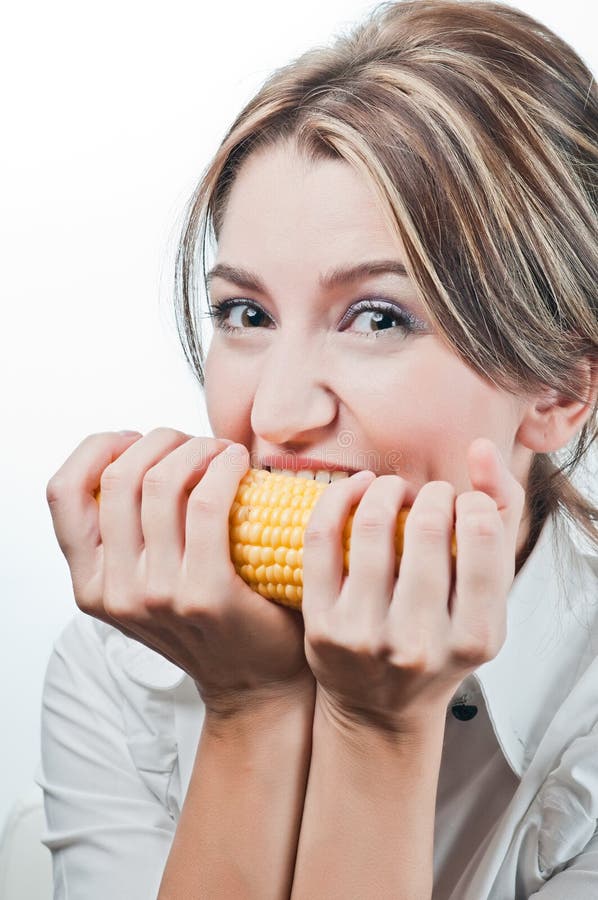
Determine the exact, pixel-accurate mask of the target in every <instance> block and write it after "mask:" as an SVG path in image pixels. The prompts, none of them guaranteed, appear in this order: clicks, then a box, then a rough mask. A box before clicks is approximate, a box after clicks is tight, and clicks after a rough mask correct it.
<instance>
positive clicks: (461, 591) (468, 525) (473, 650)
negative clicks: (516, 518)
mask: <svg viewBox="0 0 598 900" xmlns="http://www.w3.org/2000/svg"><path fill="white" fill-rule="evenodd" d="M456 532H457V547H458V551H457V579H456V587H455V594H454V598H453V604H452V610H451V618H452V622H451V633H452V647H453V652H454V653H455V652H456V656H457V658H458V660H459V661H460V662H465V663H468V664H471V665H479V664H481V663H482V662H484V661H485V660H486V659H491V658H492V657H493V656H494V655H495V653H497V652H498V650H499V649H500V647H501V645H502V642H503V641H504V638H505V628H506V607H507V604H506V602H505V598H506V594H507V590H508V589H507V578H506V574H505V573H506V566H507V560H508V556H509V554H510V551H509V550H508V549H507V548H506V537H505V532H504V526H503V523H502V521H501V518H500V515H499V513H498V510H497V508H496V503H495V501H494V500H492V498H491V497H489V496H488V495H487V494H486V493H482V492H480V491H468V492H466V493H464V494H460V495H459V496H458V497H457V501H456Z"/></svg>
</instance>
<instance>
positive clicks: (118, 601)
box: [104, 591, 133, 621]
mask: <svg viewBox="0 0 598 900" xmlns="http://www.w3.org/2000/svg"><path fill="white" fill-rule="evenodd" d="M132 608H133V604H132V603H131V601H130V600H128V599H127V597H126V596H125V595H124V594H118V593H116V592H113V591H107V592H105V593H104V609H105V611H106V612H107V613H108V615H109V616H111V617H112V618H113V619H117V620H119V621H121V620H122V621H126V620H127V619H131V618H132Z"/></svg>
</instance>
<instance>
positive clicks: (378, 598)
mask: <svg viewBox="0 0 598 900" xmlns="http://www.w3.org/2000/svg"><path fill="white" fill-rule="evenodd" d="M407 488H408V485H407V482H406V481H404V480H403V479H402V478H399V477H398V476H396V475H380V476H378V478H376V479H375V481H372V483H371V484H370V485H369V487H368V488H367V490H366V492H365V493H364V495H363V497H362V498H361V501H360V503H359V506H358V508H357V510H356V512H355V516H354V518H353V525H352V528H351V550H350V555H349V577H348V579H347V581H346V584H345V590H344V591H343V593H342V594H341V597H340V600H339V602H338V604H337V605H338V609H339V611H340V610H345V612H346V615H347V617H349V618H350V621H351V622H353V623H354V624H355V627H356V629H357V631H358V632H360V633H361V632H363V633H364V634H365V633H366V630H367V629H368V628H369V627H371V626H372V625H376V624H380V623H381V622H382V621H383V620H384V619H385V618H386V615H387V613H388V607H389V606H390V602H391V600H392V594H393V589H394V584H395V581H396V577H397V574H398V567H397V551H396V533H397V523H398V519H399V512H400V510H401V508H402V507H403V504H404V501H405V497H406V495H407Z"/></svg>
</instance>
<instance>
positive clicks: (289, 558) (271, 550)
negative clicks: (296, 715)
mask: <svg viewBox="0 0 598 900" xmlns="http://www.w3.org/2000/svg"><path fill="white" fill-rule="evenodd" d="M327 487H328V484H326V483H325V482H322V481H314V480H313V479H308V478H296V477H295V476H294V475H280V474H272V473H271V472H267V471H264V470H262V469H249V470H248V471H247V472H246V473H245V475H244V476H243V478H242V479H241V481H240V482H239V487H238V490H237V494H236V496H235V499H234V502H233V504H232V506H231V509H230V512H229V519H228V521H229V545H230V557H231V560H232V563H233V565H234V567H235V571H236V572H237V574H238V575H239V576H240V577H241V578H242V579H243V581H245V582H246V584H248V585H249V587H250V588H252V590H254V591H256V592H257V593H259V594H261V595H262V596H263V597H267V598H268V599H269V600H274V601H275V602H276V603H280V604H282V605H283V606H289V607H292V608H293V609H301V600H302V597H303V536H304V533H305V527H306V525H307V522H308V520H309V516H310V514H311V511H312V509H313V507H314V506H315V504H316V501H317V500H318V497H319V496H320V494H321V493H322V491H325V490H326V488H327ZM95 496H96V499H97V500H98V502H99V499H100V491H99V489H98V490H97V492H96V495H95ZM356 508H357V507H353V508H352V510H351V512H350V513H349V516H348V517H347V520H346V522H345V525H344V528H343V533H342V543H343V571H344V574H345V575H347V574H348V571H349V554H350V548H351V528H352V525H353V517H354V514H355V510H356ZM409 511H410V507H408V506H404V507H403V508H402V509H401V510H400V511H399V513H398V516H397V526H396V532H395V551H396V562H395V577H396V576H397V575H398V573H399V564H400V560H401V556H402V554H403V539H404V534H405V522H406V520H407V516H408V515H409ZM295 512H297V513H298V516H297V517H295V516H294V513H295ZM451 556H452V559H451V562H452V568H453V576H454V574H455V561H456V557H457V541H456V536H455V532H454V531H453V535H452V543H451Z"/></svg>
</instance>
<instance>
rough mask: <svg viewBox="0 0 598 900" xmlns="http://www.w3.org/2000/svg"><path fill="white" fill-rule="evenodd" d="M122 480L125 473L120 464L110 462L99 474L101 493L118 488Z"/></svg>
mask: <svg viewBox="0 0 598 900" xmlns="http://www.w3.org/2000/svg"><path fill="white" fill-rule="evenodd" d="M124 480H125V474H124V471H123V468H122V466H119V465H118V464H117V463H110V465H108V466H106V468H105V469H104V471H103V472H102V474H101V476H100V488H101V489H102V493H104V494H107V493H109V492H110V491H117V490H120V488H121V487H122V484H123V482H124Z"/></svg>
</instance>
